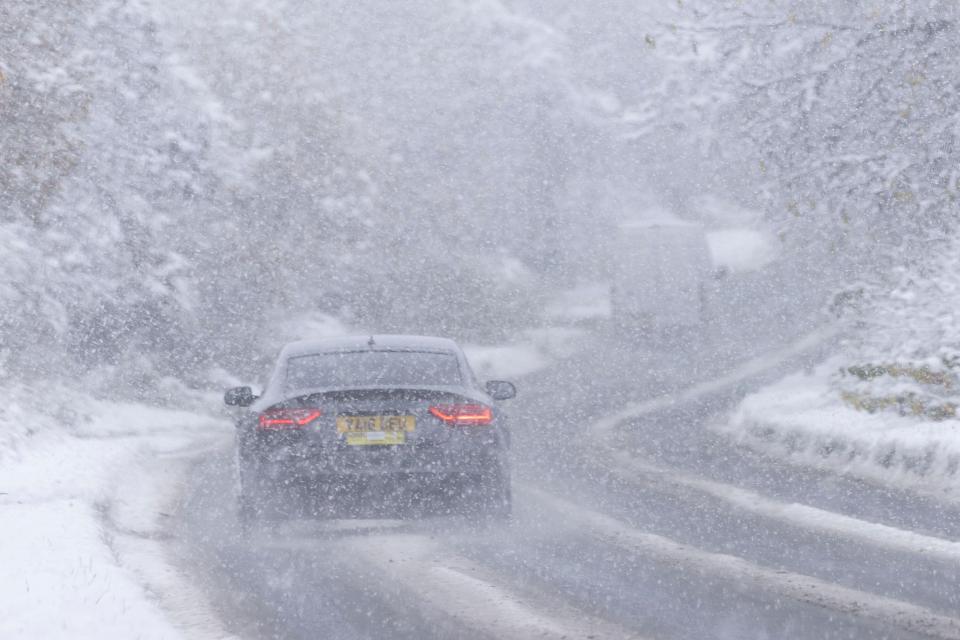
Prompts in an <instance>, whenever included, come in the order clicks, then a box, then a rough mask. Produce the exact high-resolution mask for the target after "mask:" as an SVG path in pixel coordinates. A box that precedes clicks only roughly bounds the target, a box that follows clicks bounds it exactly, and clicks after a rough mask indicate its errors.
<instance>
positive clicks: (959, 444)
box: [717, 361, 960, 492]
mask: <svg viewBox="0 0 960 640" xmlns="http://www.w3.org/2000/svg"><path fill="white" fill-rule="evenodd" d="M838 366H839V364H838V363H837V362H836V361H832V362H828V363H826V364H824V365H822V366H821V367H819V368H818V369H817V370H815V371H813V372H810V373H799V374H794V375H792V376H789V377H787V378H784V379H783V380H781V381H780V382H778V383H776V384H773V385H771V386H768V387H766V388H764V389H762V390H760V391H759V392H757V393H754V394H752V395H749V396H747V397H746V398H745V399H744V400H743V402H742V403H741V404H740V406H739V407H738V409H737V410H736V412H735V413H734V415H733V416H732V418H731V419H730V421H729V422H727V423H726V424H722V425H718V426H717V428H718V429H719V430H721V431H724V432H725V433H727V434H729V435H731V436H732V437H734V438H735V439H737V440H738V441H739V442H741V443H743V444H745V445H747V446H749V447H751V448H753V449H756V450H759V451H762V452H764V453H766V454H768V455H773V456H777V457H782V458H785V459H787V460H789V461H791V462H796V463H800V464H807V465H812V466H816V467H821V468H829V469H832V470H834V471H839V472H842V473H846V474H850V475H855V476H858V477H861V478H864V479H868V480H871V481H876V482H880V483H886V484H890V485H896V486H910V487H914V488H924V489H931V490H935V491H937V492H949V491H952V490H953V488H954V485H955V482H956V480H957V476H958V467H960V421H957V420H945V421H939V422H931V421H925V420H922V419H918V418H915V417H904V416H899V415H897V414H895V413H891V412H878V413H867V412H864V411H857V410H855V409H853V408H852V407H850V406H848V405H846V404H844V403H843V402H842V401H841V399H840V395H839V393H838V391H837V390H836V389H835V388H832V387H831V385H830V372H831V371H833V370H835V369H836V368H837V367H838Z"/></svg>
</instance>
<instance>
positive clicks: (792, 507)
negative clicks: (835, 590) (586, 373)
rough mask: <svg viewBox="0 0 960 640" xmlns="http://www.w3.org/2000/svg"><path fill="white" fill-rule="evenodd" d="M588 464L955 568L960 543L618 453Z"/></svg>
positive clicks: (595, 458)
mask: <svg viewBox="0 0 960 640" xmlns="http://www.w3.org/2000/svg"><path fill="white" fill-rule="evenodd" d="M591 457H592V458H593V462H594V463H595V464H597V465H603V468H605V469H609V470H610V471H611V472H612V473H613V474H615V475H616V476H617V477H619V478H620V479H621V480H625V481H627V482H631V483H635V484H643V485H644V486H657V485H659V486H665V487H667V488H670V489H673V490H680V491H693V492H696V493H699V494H701V495H707V496H709V497H711V498H715V499H717V500H720V501H722V502H726V503H727V504H729V505H731V506H733V507H735V508H737V509H740V510H743V511H748V512H750V513H754V514H756V515H759V516H762V517H765V518H770V519H773V520H777V521H779V522H783V523H786V524H789V525H793V526H797V527H800V528H802V529H806V530H810V531H819V532H821V533H826V534H830V535H836V536H840V537H843V538H846V539H848V540H854V541H857V542H864V543H867V544H870V545H873V546H875V547H882V548H884V549H888V550H890V551H896V552H901V553H909V554H922V555H924V556H927V557H932V558H937V559H940V560H945V561H948V562H952V563H958V564H960V542H957V541H954V540H947V539H945V538H938V537H935V536H930V535H925V534H922V533H916V532H914V531H907V530H904V529H899V528H897V527H892V526H890V525H886V524H881V523H877V522H869V521H867V520H861V519H859V518H854V517H852V516H848V515H844V514H841V513H836V512H834V511H828V510H826V509H821V508H819V507H812V506H810V505H806V504H802V503H798V502H783V501H780V500H775V499H773V498H769V497H767V496H764V495H763V494H760V493H757V492H755V491H751V490H749V489H742V488H740V487H738V486H735V485H731V484H725V483H722V482H715V481H713V480H706V479H704V478H699V477H696V476H691V475H688V474H685V473H682V472H678V471H674V470H672V469H668V468H665V467H660V466H657V465H654V464H652V463H649V462H646V461H645V460H640V459H637V458H634V457H633V456H631V455H629V454H627V453H624V452H621V451H615V450H610V451H609V452H606V454H604V453H600V452H594V453H593V454H591Z"/></svg>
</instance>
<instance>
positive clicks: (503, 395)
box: [487, 380, 517, 400]
mask: <svg viewBox="0 0 960 640" xmlns="http://www.w3.org/2000/svg"><path fill="white" fill-rule="evenodd" d="M487 393H489V394H490V397H491V398H493V399H494V400H509V399H510V398H513V397H515V396H516V395H517V388H516V387H515V386H513V383H512V382H507V381H506V380H490V381H489V382H487Z"/></svg>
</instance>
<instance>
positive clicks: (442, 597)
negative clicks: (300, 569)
mask: <svg viewBox="0 0 960 640" xmlns="http://www.w3.org/2000/svg"><path fill="white" fill-rule="evenodd" d="M338 547H339V549H340V551H341V552H342V554H343V557H344V558H347V559H348V560H347V561H348V562H352V563H357V564H360V565H363V566H365V567H368V568H369V569H372V570H373V572H374V577H375V578H376V580H377V582H376V583H375V584H376V589H377V590H378V592H380V593H381V594H383V593H389V592H395V593H401V594H402V596H403V598H402V599H403V600H404V601H405V602H398V603H395V604H394V606H397V605H399V606H401V607H402V606H404V604H406V602H410V601H412V602H413V603H414V606H416V608H417V609H419V610H420V611H422V612H423V613H425V614H427V615H428V617H429V618H430V619H431V622H432V623H436V624H437V625H438V634H437V635H438V637H465V636H467V635H468V636H469V637H478V638H480V637H483V638H497V639H501V640H502V639H510V638H516V639H517V640H526V639H528V638H542V639H545V640H549V639H556V640H561V639H566V640H574V639H576V638H583V639H587V638H590V639H595V640H603V639H605V638H610V639H613V638H618V639H620V638H639V637H640V636H638V635H636V634H633V633H631V632H629V631H627V630H625V629H623V628H621V627H618V626H615V625H612V624H609V623H607V622H604V621H602V620H599V619H596V618H592V617H591V616H589V615H586V614H584V613H583V612H581V611H578V610H576V609H574V608H573V607H570V606H568V605H566V604H563V603H560V602H556V601H552V599H548V598H547V597H546V596H542V595H541V594H536V595H528V594H526V593H521V592H520V591H517V590H514V589H511V588H508V587H504V586H501V584H500V583H499V581H498V580H497V576H493V575H489V574H488V573H487V572H485V571H484V570H483V569H482V568H481V567H478V566H476V565H475V563H473V562H471V561H469V560H467V559H465V558H462V557H459V556H455V555H452V554H449V553H446V552H444V551H443V550H442V549H441V547H440V545H439V544H437V543H436V542H434V541H432V540H431V539H430V538H429V537H427V536H424V535H417V534H401V535H391V536H382V535H374V536H369V537H366V538H364V539H353V540H345V541H343V542H342V543H341V544H339V545H338ZM351 575H354V576H361V577H366V576H367V572H364V571H362V570H360V571H354V572H351Z"/></svg>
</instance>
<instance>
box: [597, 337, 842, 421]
mask: <svg viewBox="0 0 960 640" xmlns="http://www.w3.org/2000/svg"><path fill="white" fill-rule="evenodd" d="M838 333H839V329H838V328H837V327H833V326H830V327H826V328H824V329H820V330H819V331H814V332H812V333H809V334H807V335H806V336H804V337H802V338H800V339H799V340H797V341H796V342H794V343H793V344H791V345H789V346H787V347H784V348H783V349H779V350H777V351H772V352H770V353H767V354H764V355H761V356H757V357H756V358H753V359H751V360H748V361H746V362H744V363H743V364H741V365H740V366H739V367H737V368H736V369H734V370H733V371H731V372H730V373H728V374H727V375H725V376H721V377H719V378H714V379H712V380H708V381H706V382H701V383H700V384H695V385H693V386H692V387H688V388H686V389H683V390H682V391H680V392H678V393H675V394H668V395H665V396H661V397H659V398H653V399H651V400H643V401H640V402H632V403H630V404H628V405H627V406H625V407H624V408H623V409H621V410H620V411H617V412H616V413H614V414H611V415H609V416H606V417H603V418H600V419H599V420H597V421H596V422H594V423H593V424H592V425H590V427H589V431H590V433H591V434H593V436H595V437H600V436H604V435H607V434H609V433H610V432H611V431H613V430H614V429H615V428H616V427H617V426H618V425H619V424H620V423H621V422H626V421H627V420H635V419H637V418H642V417H643V416H645V415H649V414H651V413H656V412H657V411H663V410H664V409H670V408H673V407H676V406H679V405H682V404H684V403H686V402H693V401H696V400H699V399H701V398H703V397H705V396H708V395H710V394H712V393H717V392H718V391H722V390H724V389H726V388H728V387H733V386H735V385H737V384H739V383H741V382H743V381H745V380H747V379H749V378H752V377H754V376H758V375H760V374H761V373H766V372H767V371H770V370H771V369H773V368H775V367H777V366H779V365H780V364H782V363H783V362H784V361H786V360H788V359H790V358H793V357H795V356H798V355H800V354H801V353H803V352H804V351H807V350H809V349H812V348H813V347H815V346H817V345H818V344H820V343H822V342H825V341H826V340H829V339H830V338H832V337H834V336H836V335H837V334H838Z"/></svg>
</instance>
